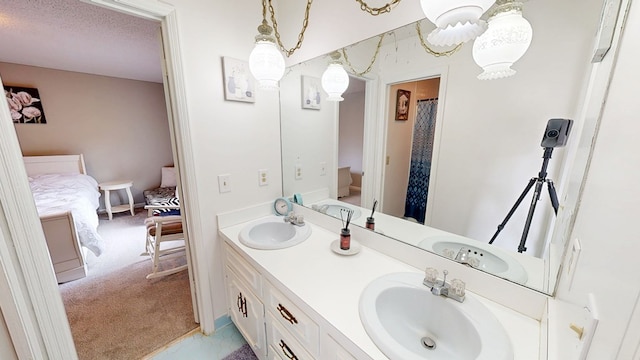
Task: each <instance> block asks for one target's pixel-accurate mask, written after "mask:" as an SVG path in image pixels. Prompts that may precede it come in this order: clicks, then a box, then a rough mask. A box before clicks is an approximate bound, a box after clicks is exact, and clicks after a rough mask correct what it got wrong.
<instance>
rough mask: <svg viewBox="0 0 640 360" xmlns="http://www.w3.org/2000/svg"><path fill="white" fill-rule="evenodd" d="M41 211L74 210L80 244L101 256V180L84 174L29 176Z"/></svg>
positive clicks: (59, 211) (45, 212)
mask: <svg viewBox="0 0 640 360" xmlns="http://www.w3.org/2000/svg"><path fill="white" fill-rule="evenodd" d="M29 186H30V187H31V192H32V193H33V199H34V200H35V203H36V207H37V208H38V215H40V216H46V215H52V214H57V213H63V212H65V211H71V214H72V216H73V220H74V224H75V228H76V231H77V235H78V239H79V240H80V244H82V246H84V247H86V248H87V249H89V250H91V251H92V252H93V253H94V254H95V255H96V256H100V254H101V253H102V250H103V242H102V238H101V237H100V235H99V234H98V231H97V229H98V216H97V213H96V209H97V208H98V206H99V199H100V192H98V182H97V181H96V180H95V179H94V178H92V177H91V176H89V175H84V174H42V175H34V176H30V177H29Z"/></svg>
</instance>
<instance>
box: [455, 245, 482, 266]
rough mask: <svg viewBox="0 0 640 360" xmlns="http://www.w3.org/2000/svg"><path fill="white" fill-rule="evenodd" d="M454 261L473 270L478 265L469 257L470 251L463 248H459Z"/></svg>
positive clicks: (478, 262)
mask: <svg viewBox="0 0 640 360" xmlns="http://www.w3.org/2000/svg"><path fill="white" fill-rule="evenodd" d="M454 260H455V261H457V262H459V263H461V264H465V265H468V266H471V267H474V268H477V267H478V266H479V265H480V261H479V260H478V259H476V258H475V257H472V256H471V249H469V248H466V247H464V246H463V247H461V248H460V250H459V251H458V254H456V257H455V259H454Z"/></svg>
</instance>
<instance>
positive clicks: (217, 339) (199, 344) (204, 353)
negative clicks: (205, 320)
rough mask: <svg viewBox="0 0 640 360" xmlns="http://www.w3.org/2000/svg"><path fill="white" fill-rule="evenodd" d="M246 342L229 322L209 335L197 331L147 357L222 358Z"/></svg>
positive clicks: (161, 359)
mask: <svg viewBox="0 0 640 360" xmlns="http://www.w3.org/2000/svg"><path fill="white" fill-rule="evenodd" d="M198 331H199V330H198ZM244 344H246V341H245V340H244V338H243V337H242V335H240V332H238V329H236V327H235V325H234V324H233V323H229V324H228V325H225V326H224V327H222V328H220V329H218V330H216V331H215V332H214V333H213V334H211V335H209V336H205V335H203V334H202V333H200V332H195V333H193V334H192V335H190V336H188V337H186V338H184V339H182V340H180V341H178V342H177V343H174V344H172V345H170V346H169V347H168V348H167V349H164V350H162V351H161V352H159V353H156V354H153V355H152V356H151V357H148V358H147V359H150V360H177V359H190V360H198V359H207V360H220V359H222V358H224V357H225V356H227V355H229V354H230V353H232V352H233V351H234V350H236V349H239V348H240V347H241V346H242V345H244Z"/></svg>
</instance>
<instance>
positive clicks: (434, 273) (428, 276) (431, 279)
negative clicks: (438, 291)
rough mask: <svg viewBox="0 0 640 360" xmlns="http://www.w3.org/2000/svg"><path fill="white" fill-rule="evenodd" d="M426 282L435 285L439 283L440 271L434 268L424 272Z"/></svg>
mask: <svg viewBox="0 0 640 360" xmlns="http://www.w3.org/2000/svg"><path fill="white" fill-rule="evenodd" d="M424 281H425V282H428V283H432V284H435V283H436V281H438V270H437V269H434V268H427V269H426V270H425V271H424Z"/></svg>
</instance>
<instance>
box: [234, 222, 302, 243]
mask: <svg viewBox="0 0 640 360" xmlns="http://www.w3.org/2000/svg"><path fill="white" fill-rule="evenodd" d="M309 235H311V227H310V226H309V224H304V225H302V226H299V225H293V224H291V223H289V222H285V221H284V218H283V217H282V216H275V215H273V216H268V217H265V218H262V219H259V220H256V221H254V222H252V223H250V224H248V225H247V226H245V227H244V228H243V229H242V231H240V235H239V239H240V242H241V243H242V244H244V245H246V246H248V247H250V248H254V249H261V250H275V249H283V248H287V247H291V246H294V245H297V244H300V243H301V242H303V241H305V240H306V239H307V238H308V237H309Z"/></svg>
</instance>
